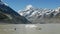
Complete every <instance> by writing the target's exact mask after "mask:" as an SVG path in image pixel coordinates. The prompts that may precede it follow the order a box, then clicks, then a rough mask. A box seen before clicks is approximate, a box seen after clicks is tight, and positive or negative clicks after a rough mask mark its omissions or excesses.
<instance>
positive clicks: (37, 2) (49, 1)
mask: <svg viewBox="0 0 60 34" xmlns="http://www.w3.org/2000/svg"><path fill="white" fill-rule="evenodd" d="M2 1H3V2H5V3H7V4H8V6H10V7H11V8H12V9H14V10H15V11H18V10H22V9H23V8H25V7H26V6H27V5H32V6H33V7H37V8H48V9H54V8H57V7H60V0H2Z"/></svg>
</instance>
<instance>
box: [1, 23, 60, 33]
mask: <svg viewBox="0 0 60 34" xmlns="http://www.w3.org/2000/svg"><path fill="white" fill-rule="evenodd" d="M0 34H60V24H7V25H6V24H5V25H0Z"/></svg>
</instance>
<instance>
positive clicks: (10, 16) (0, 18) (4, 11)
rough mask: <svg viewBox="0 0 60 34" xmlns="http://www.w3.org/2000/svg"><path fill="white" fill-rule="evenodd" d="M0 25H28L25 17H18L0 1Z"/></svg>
mask: <svg viewBox="0 0 60 34" xmlns="http://www.w3.org/2000/svg"><path fill="white" fill-rule="evenodd" d="M0 23H1V24H2V23H3V24H28V23H30V22H29V21H28V20H27V19H26V18H25V17H23V16H20V15H19V14H18V13H17V12H15V11H14V10H13V9H11V8H10V7H9V6H6V5H5V4H1V1H0Z"/></svg>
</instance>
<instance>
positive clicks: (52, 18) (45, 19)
mask: <svg viewBox="0 0 60 34" xmlns="http://www.w3.org/2000/svg"><path fill="white" fill-rule="evenodd" d="M18 13H19V14H20V15H22V16H24V17H26V18H27V19H28V20H29V21H31V22H32V23H34V24H36V23H41V24H43V23H60V21H59V20H60V7H58V8H56V9H47V8H44V9H42V8H35V7H33V6H32V5H28V6H26V8H25V9H24V10H19V11H18Z"/></svg>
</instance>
